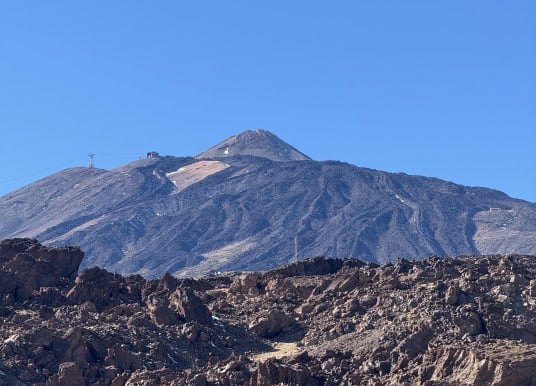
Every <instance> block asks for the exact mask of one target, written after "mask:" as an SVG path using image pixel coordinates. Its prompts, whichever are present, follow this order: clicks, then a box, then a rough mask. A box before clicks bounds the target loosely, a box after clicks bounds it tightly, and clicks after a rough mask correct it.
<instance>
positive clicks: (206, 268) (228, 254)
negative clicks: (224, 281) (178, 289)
mask: <svg viewBox="0 0 536 386" xmlns="http://www.w3.org/2000/svg"><path fill="white" fill-rule="evenodd" d="M255 246H256V243H255V242H254V241H253V239H252V238H251V237H250V238H247V239H245V240H241V241H236V242H234V243H230V244H227V245H225V246H223V247H221V248H218V249H215V250H213V251H208V252H205V253H203V254H201V256H203V257H204V258H205V259H204V260H203V261H201V262H200V263H199V264H197V265H195V266H193V267H187V268H183V269H181V270H180V271H178V272H177V273H176V275H177V276H179V277H192V276H193V277H196V276H199V275H202V274H205V273H207V272H210V271H214V270H218V268H220V267H222V266H224V265H225V264H227V263H228V262H230V261H231V259H232V258H233V257H236V256H240V255H242V254H243V253H246V252H248V251H250V250H251V249H253V248H255Z"/></svg>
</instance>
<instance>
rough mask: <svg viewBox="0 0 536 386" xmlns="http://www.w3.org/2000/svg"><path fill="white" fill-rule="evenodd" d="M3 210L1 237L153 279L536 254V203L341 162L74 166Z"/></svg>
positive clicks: (244, 159) (164, 160) (165, 160)
mask: <svg viewBox="0 0 536 386" xmlns="http://www.w3.org/2000/svg"><path fill="white" fill-rule="evenodd" d="M249 135H251V132H250V134H249ZM266 150H267V152H268V153H272V154H273V153H274V151H276V150H274V149H270V148H269V147H268V148H267V149H266ZM203 154H205V153H203ZM202 158H206V156H203V157H202ZM0 213H1V214H2V216H1V218H0V238H6V237H35V238H37V239H39V240H40V241H41V242H44V243H46V244H50V245H66V244H69V245H80V246H81V247H82V249H83V250H84V251H85V252H86V257H85V259H84V260H83V262H82V268H86V267H90V266H95V265H98V266H101V267H104V268H107V269H110V270H114V271H117V272H120V273H140V274H143V275H145V276H147V277H154V276H159V275H162V274H163V273H165V272H171V273H177V274H182V275H198V274H201V273H207V272H214V271H226V270H264V269H268V268H272V267H275V266H278V265H280V264H284V263H287V262H289V261H293V260H295V259H303V258H306V257H311V256H316V255H328V256H344V257H355V258H360V259H363V260H368V261H378V262H384V261H389V260H393V259H396V258H398V257H404V258H421V257H425V256H429V255H439V256H448V255H450V256H451V255H460V254H480V253H486V254H489V253H522V254H536V205H534V204H531V203H527V202H525V201H521V200H516V199H512V198H510V197H508V196H507V195H505V194H504V193H501V192H498V191H494V190H491V189H485V188H471V187H465V186H460V185H456V184H453V183H451V182H446V181H442V180H439V179H435V178H427V177H419V176H409V175H406V174H394V173H386V172H382V171H377V170H371V169H365V168H360V167H356V166H353V165H349V164H345V163H340V162H333V161H329V162H316V161H311V160H300V161H286V162H281V161H273V160H270V159H269V158H267V157H255V156H250V155H229V156H227V157H225V158H219V159H217V160H206V159H203V160H199V159H195V158H175V157H161V158H156V159H147V160H140V161H136V162H133V163H131V164H128V165H125V166H123V167H120V168H117V169H113V170H111V171H106V170H98V169H87V168H75V169H68V170H65V171H62V172H59V173H57V174H55V175H52V176H50V177H47V178H45V179H43V180H41V181H38V182H36V183H34V184H30V185H28V186H26V187H24V188H22V189H19V190H17V191H15V192H12V193H11V194H8V195H6V196H3V197H1V198H0Z"/></svg>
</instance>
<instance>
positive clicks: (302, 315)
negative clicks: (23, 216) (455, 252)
mask: <svg viewBox="0 0 536 386" xmlns="http://www.w3.org/2000/svg"><path fill="white" fill-rule="evenodd" d="M82 256H83V253H82V252H81V251H80V249H78V248H73V247H66V248H48V247H44V246H42V245H40V244H39V243H37V242H36V241H35V240H30V239H11V240H4V241H3V242H0V325H1V326H2V328H1V329H0V342H2V343H1V344H0V347H1V350H0V384H1V385H11V386H22V385H45V384H46V385H57V386H61V385H146V386H157V385H188V386H196V385H197V386H201V385H203V386H208V385H212V386H216V385H229V386H238V385H240V386H241V385H249V386H268V385H296V386H327V385H418V386H432V385H436V386H440V385H443V386H447V385H451V386H454V385H458V386H462V385H467V386H468V385H496V386H499V385H527V386H528V385H534V384H536V350H535V348H536V324H535V323H534V320H535V318H536V288H535V285H534V283H535V282H536V260H535V259H534V256H521V255H509V256H499V255H495V256H479V257H471V256H465V257H458V258H445V259H439V258H429V259H425V260H419V261H407V260H399V261H397V262H396V263H395V264H386V265H383V266H379V265H377V264H372V263H369V264H365V263H363V262H361V261H357V260H343V259H323V258H315V259H307V260H303V261H299V262H297V263H293V264H289V265H286V266H283V267H280V268H277V269H275V270H272V271H267V272H263V273H256V272H250V273H225V274H219V275H210V276H207V277H202V278H199V279H197V280H196V279H190V278H188V279H178V278H176V277H173V276H171V275H165V276H164V277H162V278H159V279H156V280H146V279H144V278H143V277H141V276H139V275H131V276H128V277H123V276H121V275H118V274H113V273H110V272H107V271H105V270H102V269H100V268H91V269H88V270H85V271H83V272H80V273H77V268H78V264H79V263H80V260H81V259H82Z"/></svg>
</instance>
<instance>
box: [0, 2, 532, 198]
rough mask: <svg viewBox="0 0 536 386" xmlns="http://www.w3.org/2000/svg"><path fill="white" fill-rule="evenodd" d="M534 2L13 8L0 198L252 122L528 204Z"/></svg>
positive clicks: (207, 140)
mask: <svg viewBox="0 0 536 386" xmlns="http://www.w3.org/2000/svg"><path fill="white" fill-rule="evenodd" d="M535 20H536V2H535V1H533V0H530V1H517V0H510V1H502V0H501V1H498V0H497V1H494V0H486V1H467V0H434V1H430V0H420V1H417V0H404V1H382V0H367V1H354V0H352V1H330V2H328V1H310V0H307V1H273V0H272V1H262V2H261V1H235V0H233V1H221V0H217V1H189V2H186V1H177V0H174V1H158V2H154V1H151V2H149V1H109V0H108V1H95V0H92V1H71V0H69V1H58V0H50V1H10V2H7V1H6V2H2V4H1V5H0V53H1V54H0V134H1V137H0V144H1V145H0V162H1V165H2V166H1V168H0V194H5V193H7V192H9V191H11V190H13V189H15V188H17V187H20V186H22V185H25V184H27V183H30V182H32V181H35V180H37V179H38V178H41V177H43V176H46V175H48V174H51V173H53V172H55V171H58V170H60V169H63V168H65V167H69V166H75V165H86V164H87V153H89V152H94V153H96V154H97V155H96V158H95V160H96V165H97V166H99V167H104V168H112V167H115V166H119V165H121V164H124V163H127V162H129V161H131V160H134V159H136V158H138V157H139V156H141V155H143V154H144V153H145V152H146V151H148V150H153V149H154V150H157V151H159V152H160V153H163V154H170V155H194V154H196V153H198V152H200V151H202V150H204V149H205V148H208V147H210V146H211V145H213V144H215V143H217V142H219V141H220V140H222V139H224V138H226V137H228V136H230V135H232V134H235V133H238V132H240V131H242V130H245V129H255V128H264V129H267V130H270V131H272V132H274V133H275V134H277V135H278V136H280V137H281V138H282V139H284V140H286V141H287V142H289V143H291V144H292V145H294V146H295V147H297V148H299V149H300V150H301V151H303V152H304V153H306V154H308V155H310V156H311V157H313V158H315V159H318V160H325V159H338V160H341V161H346V162H350V163H353V164H356V165H359V166H366V167H371V168H375V169H382V170H388V171H403V172H406V173H409V174H420V175H427V176H435V177H439V178H443V179H447V180H451V181H454V182H457V183H461V184H465V185H478V186H487V187H492V188H496V189H499V190H502V191H505V192H506V193H508V194H509V195H511V196H514V197H518V198H523V199H526V200H529V201H536V166H535V164H536V163H535V160H536V155H535V153H536V152H535V147H536V146H535V145H536V22H535Z"/></svg>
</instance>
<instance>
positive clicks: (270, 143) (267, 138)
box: [196, 130, 310, 161]
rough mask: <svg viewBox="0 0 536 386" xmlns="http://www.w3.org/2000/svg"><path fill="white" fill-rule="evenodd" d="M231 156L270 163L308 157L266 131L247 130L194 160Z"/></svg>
mask: <svg viewBox="0 0 536 386" xmlns="http://www.w3.org/2000/svg"><path fill="white" fill-rule="evenodd" d="M233 155H252V156H256V157H263V158H268V159H271V160H272V161H304V160H310V158H309V157H308V156H306V155H305V154H303V153H302V152H300V151H299V150H297V149H296V148H294V147H293V146H291V145H289V144H288V143H286V142H284V141H283V140H281V139H280V138H279V137H277V136H276V135H275V134H273V133H270V132H269V131H266V130H247V131H244V132H242V133H240V134H238V135H233V136H232V137H229V138H227V139H226V140H225V141H223V142H220V143H218V144H217V145H216V146H213V147H211V148H210V149H208V150H206V151H204V152H203V153H201V154H198V155H197V156H196V158H199V159H201V158H221V157H230V156H233Z"/></svg>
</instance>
